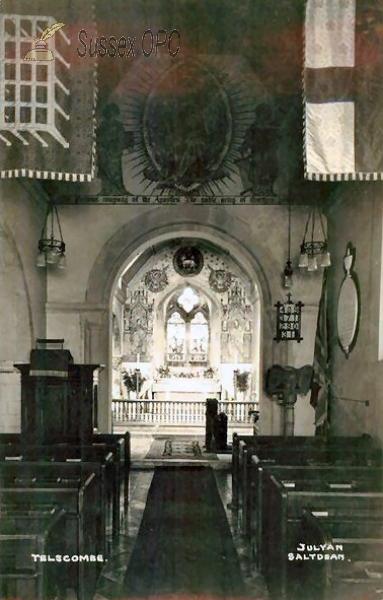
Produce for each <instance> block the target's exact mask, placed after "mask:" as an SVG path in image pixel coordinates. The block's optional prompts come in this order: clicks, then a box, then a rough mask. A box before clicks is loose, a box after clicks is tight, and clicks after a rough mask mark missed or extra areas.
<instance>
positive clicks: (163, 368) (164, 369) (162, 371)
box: [157, 365, 170, 378]
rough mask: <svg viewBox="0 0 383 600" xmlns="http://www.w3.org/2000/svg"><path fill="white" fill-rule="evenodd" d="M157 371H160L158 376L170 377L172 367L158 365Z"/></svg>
mask: <svg viewBox="0 0 383 600" xmlns="http://www.w3.org/2000/svg"><path fill="white" fill-rule="evenodd" d="M157 372H158V376H159V377H161V378H166V377H170V369H169V367H167V366H162V365H161V367H158V369H157Z"/></svg>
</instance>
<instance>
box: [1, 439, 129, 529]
mask: <svg viewBox="0 0 383 600" xmlns="http://www.w3.org/2000/svg"><path fill="white" fill-rule="evenodd" d="M17 457H20V458H21V457H22V458H23V459H25V460H28V461H31V462H32V461H36V462H40V461H45V462H49V461H50V462H81V463H83V464H84V463H88V462H92V463H97V462H99V463H100V464H102V465H103V473H102V483H103V490H104V493H105V498H106V506H107V510H106V526H107V528H108V529H110V530H111V533H113V535H117V534H118V532H119V527H120V497H121V493H122V492H121V489H120V486H121V482H122V479H121V478H120V472H119V470H120V458H119V454H118V452H117V450H116V447H115V446H114V445H113V444H111V445H109V444H106V443H105V444H104V443H103V444H94V445H92V446H76V445H70V444H64V443H60V444H58V445H56V446H50V445H44V446H26V445H20V446H17V445H15V444H12V446H10V447H9V446H0V461H1V460H11V459H12V458H17Z"/></svg>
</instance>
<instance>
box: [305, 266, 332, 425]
mask: <svg viewBox="0 0 383 600" xmlns="http://www.w3.org/2000/svg"><path fill="white" fill-rule="evenodd" d="M329 371H330V352H329V327H328V313H327V276H326V271H324V274H323V282H322V293H321V298H320V302H319V309H318V319H317V328H316V334H315V347H314V362H313V375H312V379H311V396H310V404H311V406H312V407H313V408H314V410H315V427H316V431H317V432H318V430H319V431H327V429H328V427H329V395H330V381H329Z"/></svg>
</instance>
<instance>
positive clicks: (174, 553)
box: [124, 466, 245, 599]
mask: <svg viewBox="0 0 383 600" xmlns="http://www.w3.org/2000/svg"><path fill="white" fill-rule="evenodd" d="M174 594H176V595H177V597H183V598H184V597H188V598H190V595H194V596H195V595H197V596H198V597H203V598H204V599H205V598H207V597H208V598H240V597H241V598H244V596H245V585H244V582H243V579H242V574H241V570H240V564H239V560H238V555H237V553H236V550H235V547H234V544H233V540H232V537H231V533H230V528H229V524H228V522H227V519H226V514H225V511H224V508H223V505H222V501H221V498H220V496H219V492H218V489H217V484H216V481H215V478H214V474H213V471H212V469H211V468H210V467H202V466H196V467H189V466H187V467H158V468H156V469H155V472H154V477H153V481H152V485H151V487H150V490H149V494H148V498H147V503H146V508H145V512H144V515H143V519H142V523H141V527H140V530H139V533H138V536H137V540H136V543H135V546H134V549H133V554H132V557H131V560H130V563H129V566H128V569H127V572H126V575H125V580H124V598H143V597H154V596H155V597H157V598H158V597H160V596H161V597H164V596H169V595H174Z"/></svg>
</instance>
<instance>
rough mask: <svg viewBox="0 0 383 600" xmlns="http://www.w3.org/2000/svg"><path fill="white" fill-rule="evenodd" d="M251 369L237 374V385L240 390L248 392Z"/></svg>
mask: <svg viewBox="0 0 383 600" xmlns="http://www.w3.org/2000/svg"><path fill="white" fill-rule="evenodd" d="M249 375H250V372H249V371H242V372H241V373H237V374H236V378H237V379H236V385H237V390H238V391H239V392H247V390H248V389H249Z"/></svg>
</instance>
